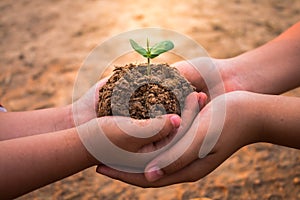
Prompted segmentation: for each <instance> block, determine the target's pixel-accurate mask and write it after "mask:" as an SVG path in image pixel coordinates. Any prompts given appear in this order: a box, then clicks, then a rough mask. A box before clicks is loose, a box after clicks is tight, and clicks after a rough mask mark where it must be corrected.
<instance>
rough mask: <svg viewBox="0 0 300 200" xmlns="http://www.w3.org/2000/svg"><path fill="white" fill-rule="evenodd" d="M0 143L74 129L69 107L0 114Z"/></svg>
mask: <svg viewBox="0 0 300 200" xmlns="http://www.w3.org/2000/svg"><path fill="white" fill-rule="evenodd" d="M0 124H1V126H0V141H1V140H7V139H13V138H18V137H24V136H30V135H35V134H41V133H48V132H54V131H59V130H63V129H68V128H72V127H74V122H73V118H72V110H71V105H68V106H65V107H62V108H49V109H42V110H34V111H26V112H7V113H0Z"/></svg>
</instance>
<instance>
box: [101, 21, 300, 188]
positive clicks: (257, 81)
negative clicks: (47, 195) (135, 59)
mask: <svg viewBox="0 0 300 200" xmlns="http://www.w3.org/2000/svg"><path fill="white" fill-rule="evenodd" d="M299 35H300V23H297V24H295V25H294V26H292V27H291V28H289V29H288V30H287V31H285V32H284V33H282V34H281V35H280V36H278V37H277V38H275V39H274V40H272V41H270V42H268V43H266V44H265V45H263V46H261V47H259V48H257V49H254V50H252V51H249V52H246V53H244V54H241V55H239V56H237V57H234V58H229V59H212V62H213V63H214V65H215V68H213V70H217V72H218V73H220V75H221V77H222V79H223V82H222V83H220V82H215V83H213V86H212V88H211V89H212V90H213V93H209V92H211V91H208V88H207V85H206V84H205V82H204V79H203V77H201V75H200V74H199V73H198V72H197V70H196V69H195V68H194V66H191V65H190V64H189V62H185V61H182V62H178V63H175V64H174V66H176V67H177V68H178V69H179V70H180V72H181V73H182V74H183V75H184V76H185V77H186V78H187V79H188V80H189V81H190V82H192V84H193V85H194V86H196V88H197V90H198V91H204V92H205V93H207V94H209V100H210V102H209V103H208V104H207V105H206V106H205V107H204V108H203V109H202V110H201V111H200V112H199V114H198V116H197V117H196V118H195V121H196V122H199V123H200V124H201V126H199V127H198V126H196V124H197V123H193V124H192V125H191V127H190V129H189V130H188V131H187V133H186V134H185V135H184V136H183V137H182V139H181V140H179V141H178V142H177V143H176V144H175V145H174V146H173V147H172V148H170V149H169V150H168V151H166V152H164V153H163V154H161V155H159V156H158V157H156V158H155V159H153V160H152V161H151V162H150V163H149V164H148V165H147V167H146V168H145V173H144V174H137V173H126V172H122V171H117V170H115V169H112V168H109V167H107V166H103V165H100V166H98V168H97V171H98V172H99V173H101V174H104V175H106V176H109V177H111V178H115V179H118V180H121V181H123V182H126V183H130V184H134V185H137V186H141V187H160V186H166V185H171V184H175V183H182V182H193V181H197V180H199V179H201V178H202V177H204V176H206V175H207V174H209V173H210V172H211V171H213V170H214V169H215V168H217V167H218V166H219V165H220V164H221V163H222V162H224V161H225V160H226V159H227V158H228V157H229V156H230V155H232V154H233V153H234V152H236V151H237V150H238V149H240V148H241V147H243V146H245V145H248V144H251V143H255V142H268V143H273V144H278V145H283V146H287V147H293V148H297V149H300V144H299V142H297V141H299V139H300V124H299V120H300V107H299V106H300V100H299V98H297V97H285V96H278V95H276V94H280V93H282V92H286V91H288V90H290V89H293V88H296V87H298V86H300V79H299V74H300V67H299V66H300V59H299V54H300V37H299ZM193 63H196V67H200V69H202V70H203V71H202V72H203V74H206V75H208V76H209V73H207V72H209V70H206V69H205V63H204V62H203V58H198V59H196V60H194V61H193ZM197 64H198V65H197ZM222 84H223V85H224V89H225V90H221V89H220V88H222ZM223 99H226V104H225V105H226V106H225V107H226V115H225V116H226V117H225V122H224V127H223V129H222V132H221V135H220V137H219V139H218V140H217V143H216V145H214V147H213V149H212V150H211V152H210V153H209V154H208V155H207V156H206V157H204V158H201V159H200V158H199V156H198V153H199V149H200V147H201V144H202V143H203V139H204V136H205V135H206V134H207V130H208V125H209V123H210V120H211V115H212V113H213V105H215V106H216V108H218V106H219V105H221V104H222V100H223ZM270 102H271V103H270ZM287 105H288V106H287ZM237 111H238V112H237ZM197 120H198V121H197ZM195 121H194V122H195ZM192 130H193V131H195V130H196V137H195V139H194V140H193V143H192V144H191V145H190V147H189V148H188V149H187V150H186V151H185V152H184V154H183V155H182V156H181V157H180V158H179V159H177V160H176V161H174V162H172V163H171V164H169V165H167V166H166V165H165V163H169V162H168V161H172V158H174V157H175V156H176V155H177V154H179V153H181V150H182V146H183V145H182V143H184V141H185V139H184V138H185V137H188V136H189V135H190V134H189V132H191V131H192Z"/></svg>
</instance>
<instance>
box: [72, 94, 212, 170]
mask: <svg viewBox="0 0 300 200" xmlns="http://www.w3.org/2000/svg"><path fill="white" fill-rule="evenodd" d="M206 98H207V97H206V95H205V94H204V93H196V92H193V93H191V94H190V95H189V96H188V97H187V99H186V103H185V105H186V106H185V108H184V110H183V112H182V119H184V120H181V119H180V117H179V116H178V115H175V114H168V115H163V116H160V117H156V118H154V119H148V120H136V119H132V118H128V117H121V116H107V117H101V118H97V119H94V120H92V121H90V122H88V123H86V124H84V125H82V126H79V127H78V132H79V136H80V138H81V140H82V142H83V144H84V145H85V147H86V148H87V150H88V151H89V152H90V154H91V155H92V156H94V157H95V163H98V164H99V163H101V164H105V165H107V166H109V167H110V168H112V169H113V168H115V169H118V170H120V171H126V172H128V171H132V170H135V172H139V173H142V172H143V171H144V169H145V167H146V165H147V163H149V162H150V161H151V160H152V159H154V158H155V157H156V156H158V155H159V154H161V153H162V152H164V151H166V150H167V149H168V148H169V147H171V146H172V145H173V143H174V141H175V142H176V141H177V140H179V139H180V138H181V137H183V135H184V133H185V132H186V131H187V129H188V127H190V125H191V124H192V122H193V120H194V118H195V116H196V115H197V114H198V112H199V110H200V107H202V106H203V105H204V104H205V102H206ZM179 126H180V127H179ZM136 170H137V171H136Z"/></svg>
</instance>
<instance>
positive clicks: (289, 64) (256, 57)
mask: <svg viewBox="0 0 300 200" xmlns="http://www.w3.org/2000/svg"><path fill="white" fill-rule="evenodd" d="M299 55H300V22H298V23H297V24H295V25H294V26H292V27H291V28H289V29H288V30H286V31H285V32H284V33H282V34H281V35H279V36H278V37H277V38H275V39H274V40H272V41H270V42H268V43H266V44H265V45H263V46H261V47H259V48H257V49H254V50H252V51H249V52H246V53H244V54H241V55H240V56H237V57H235V58H231V59H228V61H226V62H227V63H226V65H227V67H225V68H224V70H225V71H226V70H228V72H226V73H224V74H230V77H226V76H225V77H224V78H225V80H226V79H228V78H229V79H231V80H235V82H236V83H237V85H238V86H240V88H237V89H242V90H247V91H252V92H257V93H266V94H280V93H283V92H286V91H288V90H290V89H294V88H296V87H298V86H300V78H299V77H300V57H299ZM221 62H222V61H221ZM231 84H232V85H234V84H235V83H231Z"/></svg>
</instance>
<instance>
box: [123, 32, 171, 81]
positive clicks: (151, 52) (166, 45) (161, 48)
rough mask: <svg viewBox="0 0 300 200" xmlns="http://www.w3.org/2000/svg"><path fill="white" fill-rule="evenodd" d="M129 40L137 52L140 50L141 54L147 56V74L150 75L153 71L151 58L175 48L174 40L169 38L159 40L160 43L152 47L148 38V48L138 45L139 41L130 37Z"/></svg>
mask: <svg viewBox="0 0 300 200" xmlns="http://www.w3.org/2000/svg"><path fill="white" fill-rule="evenodd" d="M129 41H130V44H131V47H132V48H133V49H134V50H135V51H136V52H138V53H139V54H141V55H142V56H144V57H145V58H147V63H148V67H147V74H148V76H149V75H150V73H151V68H150V59H153V58H155V57H157V56H159V55H160V54H162V53H165V52H167V51H169V50H171V49H173V48H174V44H173V42H171V41H169V40H165V41H162V42H159V43H157V44H155V45H154V46H153V47H151V48H150V47H149V40H148V38H147V48H146V49H144V48H143V47H141V46H140V45H138V43H136V42H135V41H134V40H132V39H130V40H129Z"/></svg>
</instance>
